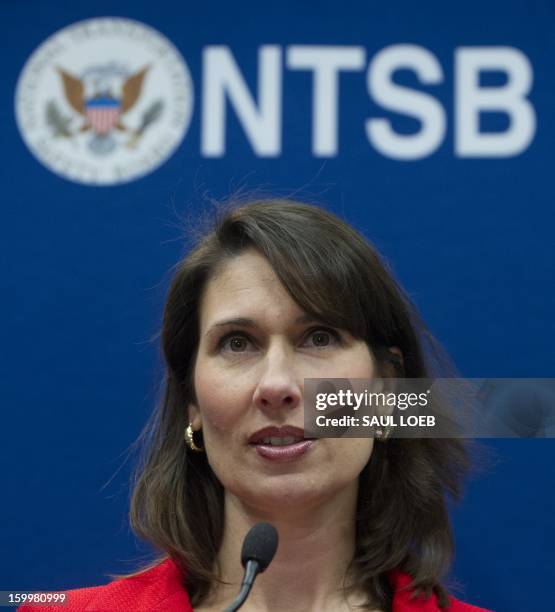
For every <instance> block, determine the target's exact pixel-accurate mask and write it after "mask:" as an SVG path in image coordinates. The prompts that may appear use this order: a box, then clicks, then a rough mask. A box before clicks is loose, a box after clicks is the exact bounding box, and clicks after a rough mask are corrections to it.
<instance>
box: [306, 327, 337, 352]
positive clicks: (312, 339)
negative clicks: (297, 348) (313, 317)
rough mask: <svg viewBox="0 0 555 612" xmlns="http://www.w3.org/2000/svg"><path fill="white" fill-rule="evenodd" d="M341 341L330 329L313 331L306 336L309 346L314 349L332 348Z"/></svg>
mask: <svg viewBox="0 0 555 612" xmlns="http://www.w3.org/2000/svg"><path fill="white" fill-rule="evenodd" d="M340 341H341V337H340V336H339V334H338V333H337V332H336V331H334V330H332V329H314V330H312V331H310V332H309V333H308V335H307V336H306V342H307V343H308V345H309V346H314V347H316V348H326V347H327V346H333V345H335V344H337V343H339V342H340Z"/></svg>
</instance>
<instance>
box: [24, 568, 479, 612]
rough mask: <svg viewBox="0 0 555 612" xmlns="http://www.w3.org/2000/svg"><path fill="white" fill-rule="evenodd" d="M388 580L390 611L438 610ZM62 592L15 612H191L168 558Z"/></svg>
mask: <svg viewBox="0 0 555 612" xmlns="http://www.w3.org/2000/svg"><path fill="white" fill-rule="evenodd" d="M389 580H390V582H391V585H392V586H393V588H394V596H393V606H392V612H436V611H438V610H440V608H439V607H438V605H437V600H436V597H435V595H432V596H431V597H430V598H429V599H428V600H423V599H422V598H420V599H414V600H412V601H411V600H410V592H408V591H406V592H403V593H400V592H399V589H400V588H402V587H403V586H406V585H407V584H408V583H409V582H410V576H408V575H407V574H403V573H402V572H399V571H394V572H391V573H390V574H389ZM66 593H67V594H68V601H67V603H66V605H64V606H63V607H62V606H40V607H39V606H21V607H20V608H18V612H193V608H192V606H191V602H190V601H189V596H188V595H187V591H186V590H185V589H184V587H183V585H182V576H181V573H180V571H179V569H178V568H177V566H176V565H175V563H174V562H173V561H172V560H171V559H167V560H166V561H164V562H162V563H161V564H160V565H157V566H156V567H154V568H152V569H150V570H147V571H146V572H143V573H142V574H139V575H137V576H133V577H131V578H122V579H120V580H115V581H114V582H111V583H109V584H106V585H104V586H97V587H90V588H86V589H76V590H74V591H66ZM450 600H451V607H450V608H449V612H488V611H487V610H484V608H478V607H476V606H471V605H470V604H466V603H463V602H461V601H458V600H456V599H454V598H452V597H451V598H450ZM230 603H231V602H230Z"/></svg>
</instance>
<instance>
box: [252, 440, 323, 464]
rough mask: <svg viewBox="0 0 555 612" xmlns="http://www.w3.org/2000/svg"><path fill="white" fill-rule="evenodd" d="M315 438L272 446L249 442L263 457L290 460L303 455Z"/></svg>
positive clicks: (272, 459)
mask: <svg viewBox="0 0 555 612" xmlns="http://www.w3.org/2000/svg"><path fill="white" fill-rule="evenodd" d="M314 442H316V440H301V441H299V442H295V443H294V444H287V445H285V446H272V445H271V444H251V446H252V447H253V448H254V450H255V451H256V452H257V453H258V454H259V455H260V456H261V457H264V459H269V460H270V461H292V460H294V459H297V458H298V457H301V456H302V455H304V454H305V453H306V452H307V451H308V450H309V449H310V448H311V447H312V446H313V445H314Z"/></svg>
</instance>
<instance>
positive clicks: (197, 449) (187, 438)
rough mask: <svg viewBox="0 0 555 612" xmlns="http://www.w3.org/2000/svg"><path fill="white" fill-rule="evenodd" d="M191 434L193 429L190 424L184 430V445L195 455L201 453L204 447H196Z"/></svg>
mask: <svg viewBox="0 0 555 612" xmlns="http://www.w3.org/2000/svg"><path fill="white" fill-rule="evenodd" d="M193 433H194V431H193V427H192V425H191V423H189V425H187V429H186V430H185V443H186V444H187V446H188V447H189V448H190V449H191V450H192V451H195V452H196V453H202V452H203V451H204V446H197V445H196V444H195V439H194V438H193Z"/></svg>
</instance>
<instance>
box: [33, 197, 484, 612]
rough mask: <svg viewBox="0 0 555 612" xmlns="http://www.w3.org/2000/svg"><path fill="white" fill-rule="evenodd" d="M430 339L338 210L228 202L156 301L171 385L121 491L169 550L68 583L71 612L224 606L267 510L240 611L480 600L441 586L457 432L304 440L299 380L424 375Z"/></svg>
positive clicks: (145, 528) (460, 469)
mask: <svg viewBox="0 0 555 612" xmlns="http://www.w3.org/2000/svg"><path fill="white" fill-rule="evenodd" d="M429 340H430V338H429V335H428V334H426V332H425V329H424V327H423V325H422V324H421V323H420V322H419V321H418V318H417V316H416V314H415V312H414V310H413V309H412V308H411V306H410V303H409V301H408V300H407V298H406V297H405V296H404V294H403V293H402V291H401V289H400V288H399V287H398V286H397V284H396V283H395V281H394V280H393V279H392V277H391V276H390V274H389V273H388V272H387V270H386V269H385V267H384V265H383V264H382V263H381V262H380V260H379V258H378V256H377V254H376V252H375V251H374V250H373V248H372V247H371V246H370V245H369V244H368V242H367V241H366V240H365V239H364V238H363V237H362V236H361V235H360V234H358V233H357V232H356V231H355V230H354V229H353V228H351V227H349V226H348V225H346V224H345V223H344V222H343V221H341V220H340V219H338V218H337V217H335V216H334V215H332V214H330V213H328V212H325V211H324V210H321V209H319V208H316V207H313V206H309V205H306V204H301V203H298V202H292V201H281V200H272V201H262V202H251V203H249V204H246V205H243V206H240V207H235V208H230V209H229V210H227V211H226V212H225V213H223V214H222V215H221V216H220V218H219V219H218V221H217V222H216V224H215V226H214V227H213V229H212V230H211V231H209V232H207V233H206V234H205V235H204V237H203V238H201V239H200V240H199V242H198V244H197V245H196V247H195V248H194V249H193V251H192V252H191V253H190V254H189V255H188V256H187V257H186V258H185V259H184V260H183V261H182V262H181V263H180V264H179V266H178V268H177V272H176V274H175V278H174V280H173V283H172V285H171V288H170V291H169V296H168V300H167V304H166V308H165V313H164V323H163V330H162V343H163V349H164V355H165V359H166V363H167V375H166V380H165V394H164V397H163V401H162V402H161V405H160V409H159V411H158V412H157V413H155V415H154V416H153V419H152V422H151V423H150V424H149V425H148V427H147V429H146V430H145V437H146V439H147V441H148V445H147V448H148V451H147V454H146V456H145V460H144V462H143V464H142V466H141V468H140V470H139V472H138V479H137V482H136V486H135V490H134V494H133V498H132V503H131V523H132V526H133V528H134V530H135V532H136V533H137V534H138V535H139V536H140V537H142V538H143V539H146V540H147V541H149V542H150V543H152V544H153V545H154V546H155V547H156V548H157V549H158V550H160V551H161V552H162V553H163V556H162V558H161V559H160V560H158V561H157V562H156V563H154V564H153V565H151V566H150V567H149V568H147V569H146V570H144V571H142V572H139V573H137V574H134V575H133V576H130V577H126V578H123V579H119V580H116V581H114V582H112V583H111V584H109V585H106V586H101V587H95V588H92V589H81V590H78V591H72V592H69V606H67V607H66V610H83V609H86V610H108V609H111V610H160V611H161V610H191V609H194V610H195V611H196V612H215V611H221V610H224V609H225V608H226V607H227V606H228V605H229V604H230V602H231V601H232V600H233V599H234V597H235V595H236V594H237V592H238V590H239V585H240V583H241V579H242V574H243V569H242V567H241V564H240V562H239V559H240V550H241V545H242V541H243V538H244V536H245V534H246V533H247V531H248V530H249V529H250V527H252V526H253V525H254V524H255V523H257V522H261V521H265V522H270V523H272V524H273V525H274V526H275V527H276V528H277V530H278V533H279V547H278V550H277V553H276V556H275V558H274V560H273V561H272V563H271V565H270V567H269V568H268V570H267V571H266V572H265V573H263V574H261V575H260V576H259V577H258V578H257V581H256V582H255V584H254V587H253V590H252V592H251V594H250V596H249V598H248V600H247V601H246V603H245V604H244V606H243V608H242V610H245V611H257V612H264V611H268V612H270V611H272V612H274V611H279V610H287V611H315V612H316V611H317V612H344V611H347V610H370V611H373V612H384V611H386V610H393V611H394V612H401V611H406V612H408V611H416V610H421V611H432V610H440V609H450V610H453V612H458V611H465V610H468V611H470V610H479V608H476V607H474V606H470V605H468V604H464V603H462V602H459V601H457V600H455V599H454V598H452V597H451V596H449V595H448V594H447V591H446V589H445V588H444V586H442V584H441V578H442V576H443V575H444V574H445V572H446V570H447V568H448V565H449V562H450V560H451V556H452V550H453V543H452V535H451V529H450V524H449V518H448V514H447V508H446V496H447V495H450V496H452V497H455V498H456V497H457V496H458V495H459V491H460V484H461V479H462V477H463V476H464V474H465V472H466V470H467V467H468V461H467V454H466V451H465V449H464V447H463V444H462V441H461V440H455V439H413V440H406V439H392V438H388V437H387V431H382V430H380V432H378V433H379V434H381V438H377V439H376V440H374V439H372V438H367V439H352V438H349V439H346V438H339V439H332V438H328V439H319V440H316V441H312V442H309V443H307V442H304V441H302V438H303V435H304V432H303V381H304V379H305V378H367V379H368V378H373V377H391V376H397V377H402V376H403V377H411V378H416V377H418V378H423V377H426V376H430V375H433V371H432V370H431V366H430V364H429V363H427V360H426V358H425V354H426V351H427V350H428V349H429V348H430V344H429ZM428 352H429V351H428ZM291 449H297V450H296V451H295V452H290V450H291ZM298 449H301V450H298ZM22 609H25V608H22ZM43 609H44V608H43Z"/></svg>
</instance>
